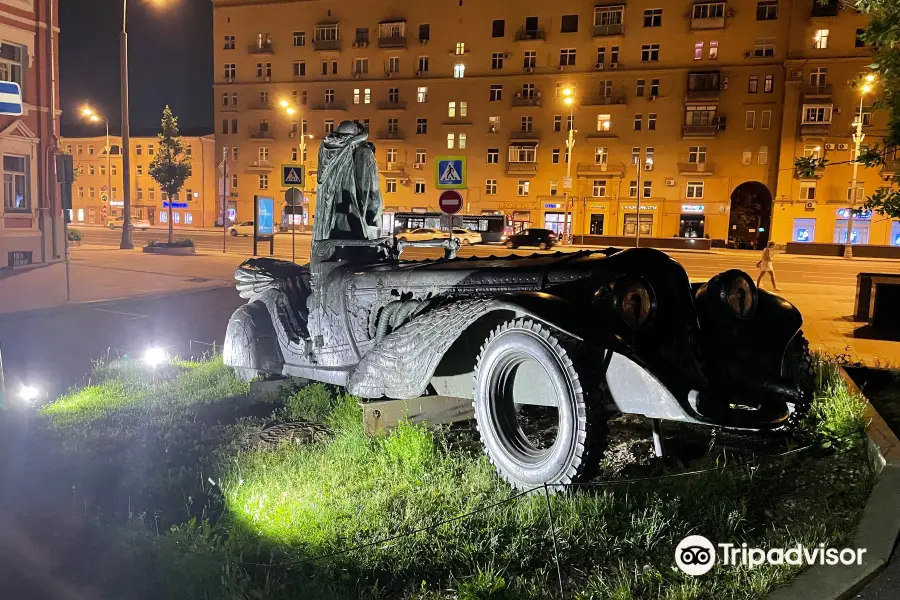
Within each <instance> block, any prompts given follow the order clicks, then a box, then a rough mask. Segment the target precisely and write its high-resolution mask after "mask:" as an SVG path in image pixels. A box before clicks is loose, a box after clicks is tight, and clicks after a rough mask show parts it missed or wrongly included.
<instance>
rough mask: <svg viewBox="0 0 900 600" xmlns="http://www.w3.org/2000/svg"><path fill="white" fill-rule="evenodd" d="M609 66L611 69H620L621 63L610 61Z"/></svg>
mask: <svg viewBox="0 0 900 600" xmlns="http://www.w3.org/2000/svg"><path fill="white" fill-rule="evenodd" d="M609 68H610V69H618V68H619V63H615V62H614V63H609Z"/></svg>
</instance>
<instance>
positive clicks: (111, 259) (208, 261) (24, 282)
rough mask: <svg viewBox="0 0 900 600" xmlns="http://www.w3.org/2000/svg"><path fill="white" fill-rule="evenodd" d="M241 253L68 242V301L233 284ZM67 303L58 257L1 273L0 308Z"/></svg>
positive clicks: (5, 310) (1, 310)
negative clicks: (168, 252)
mask: <svg viewBox="0 0 900 600" xmlns="http://www.w3.org/2000/svg"><path fill="white" fill-rule="evenodd" d="M243 260H244V257H243V256H240V257H239V256H235V255H225V256H222V255H219V256H215V255H211V254H197V255H194V256H187V257H185V256H162V255H154V254H144V253H143V252H141V250H140V249H137V250H118V249H115V250H113V249H111V248H109V247H107V246H83V247H80V248H72V250H71V259H70V261H69V264H70V285H71V300H70V303H81V302H97V301H101V300H116V299H121V298H130V297H133V296H143V295H148V294H158V293H178V292H187V291H193V290H200V289H204V288H210V287H221V286H229V285H234V271H235V269H236V268H237V267H238V265H239V264H241V262H243ZM64 304H66V267H65V263H56V264H53V265H50V266H47V267H44V268H41V269H34V270H30V271H25V272H22V273H17V274H15V275H12V276H10V277H6V278H3V279H0V314H3V313H13V312H19V311H25V310H36V309H43V308H52V307H55V306H62V305H64Z"/></svg>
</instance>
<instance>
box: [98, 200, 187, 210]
mask: <svg viewBox="0 0 900 600" xmlns="http://www.w3.org/2000/svg"><path fill="white" fill-rule="evenodd" d="M101 199H102V198H101ZM169 204H170V202H169V201H168V200H166V201H165V202H163V208H169ZM171 204H172V208H189V207H190V204H188V203H187V202H172V203H171Z"/></svg>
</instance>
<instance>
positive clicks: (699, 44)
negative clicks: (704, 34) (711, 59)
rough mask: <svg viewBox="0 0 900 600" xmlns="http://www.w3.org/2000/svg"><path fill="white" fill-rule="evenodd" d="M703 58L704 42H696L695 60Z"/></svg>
mask: <svg viewBox="0 0 900 600" xmlns="http://www.w3.org/2000/svg"><path fill="white" fill-rule="evenodd" d="M702 58H703V42H696V43H695V44H694V60H700V59H702Z"/></svg>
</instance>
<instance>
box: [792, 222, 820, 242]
mask: <svg viewBox="0 0 900 600" xmlns="http://www.w3.org/2000/svg"><path fill="white" fill-rule="evenodd" d="M791 239H792V240H793V241H795V242H814V241H815V240H816V220H815V219H794V232H793V235H791Z"/></svg>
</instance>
